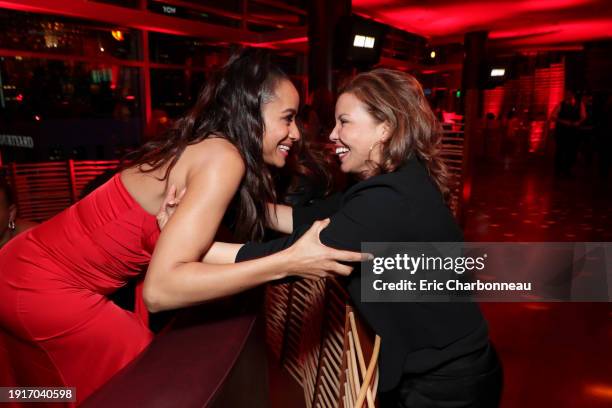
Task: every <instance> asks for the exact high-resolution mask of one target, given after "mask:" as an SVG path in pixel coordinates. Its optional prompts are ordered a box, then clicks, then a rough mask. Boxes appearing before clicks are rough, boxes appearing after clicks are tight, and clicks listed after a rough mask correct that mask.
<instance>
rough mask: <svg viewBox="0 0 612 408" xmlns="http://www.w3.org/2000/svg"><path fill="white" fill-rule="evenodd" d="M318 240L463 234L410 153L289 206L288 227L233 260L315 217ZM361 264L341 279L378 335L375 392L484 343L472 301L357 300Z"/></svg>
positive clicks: (284, 243)
mask: <svg viewBox="0 0 612 408" xmlns="http://www.w3.org/2000/svg"><path fill="white" fill-rule="evenodd" d="M326 217H330V218H331V223H330V225H329V226H328V227H327V228H325V229H324V230H323V231H322V232H321V236H320V238H321V242H323V243H324V244H325V245H328V246H331V247H334V248H339V249H348V250H352V251H360V250H361V243H362V242H394V241H395V242H456V241H462V240H463V234H462V232H461V230H460V228H459V227H458V225H457V223H456V222H455V219H454V218H453V216H452V214H451V212H450V211H449V209H448V207H447V206H446V205H445V203H444V202H443V199H442V196H441V194H440V192H439V191H438V189H437V188H436V186H435V185H434V183H433V181H432V180H431V178H430V177H429V175H428V174H427V171H426V169H425V168H424V166H423V165H422V164H421V163H420V162H419V161H418V160H417V159H414V158H413V159H410V160H408V162H407V163H406V164H405V165H404V166H402V167H401V168H399V169H398V170H397V171H395V172H393V173H388V174H383V175H379V176H375V177H371V178H369V179H367V180H364V181H361V182H359V183H357V184H355V185H353V186H352V187H351V188H349V189H348V190H347V191H346V192H345V193H344V194H342V195H334V196H332V197H330V198H328V199H326V200H322V201H319V202H315V203H312V204H311V205H309V206H305V207H295V208H294V210H293V226H294V232H293V234H291V235H289V236H287V237H284V238H280V239H276V240H273V241H268V242H263V243H248V244H246V245H245V246H244V247H242V249H241V250H240V251H239V253H238V255H237V257H236V261H244V260H248V259H253V258H258V257H261V256H265V255H268V254H271V253H274V252H277V251H280V250H282V249H284V248H287V247H289V246H290V245H291V244H292V243H293V242H295V241H296V240H297V239H298V238H299V237H300V236H301V235H302V234H303V233H304V232H305V231H306V230H307V229H308V227H309V226H310V224H311V223H312V222H313V221H315V220H317V219H323V218H326ZM360 275H361V274H360V271H359V270H358V268H356V269H355V270H354V271H353V273H352V274H351V276H350V277H349V278H347V279H346V287H347V290H348V292H349V294H350V295H351V298H352V300H353V302H354V303H355V306H356V307H357V309H358V310H359V312H360V313H361V315H362V316H363V317H364V318H365V320H366V321H367V322H368V323H369V325H370V326H371V327H372V328H373V329H374V330H375V331H376V332H377V333H378V334H379V335H380V336H381V338H382V343H381V354H380V359H379V364H380V365H379V368H380V383H379V388H380V390H381V391H388V390H390V389H392V388H394V387H395V386H396V385H397V383H398V382H399V379H400V377H401V375H402V374H403V373H415V374H418V373H424V372H426V371H429V370H431V369H433V368H435V367H437V366H439V365H441V364H444V363H445V362H448V361H451V360H453V359H455V358H457V357H460V356H462V355H466V354H469V353H472V352H474V351H476V350H478V349H480V348H482V347H484V346H486V345H487V343H488V334H487V325H486V323H485V321H484V319H483V317H482V315H481V313H480V310H479V308H478V306H477V305H476V304H473V303H414V302H413V303H408V302H405V303H391V302H389V303H362V302H361V301H360V298H361V288H360V285H361V282H360Z"/></svg>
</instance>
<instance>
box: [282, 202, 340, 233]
mask: <svg viewBox="0 0 612 408" xmlns="http://www.w3.org/2000/svg"><path fill="white" fill-rule="evenodd" d="M341 202H342V194H341V193H335V194H332V195H330V196H329V197H327V198H324V199H322V200H314V201H313V202H312V203H311V204H308V205H303V206H295V207H293V227H294V228H296V227H299V226H301V225H305V224H307V225H310V224H312V223H313V222H315V221H316V220H322V219H325V218H327V217H330V216H331V215H332V214H334V213H335V212H337V211H338V210H339V209H340V204H341Z"/></svg>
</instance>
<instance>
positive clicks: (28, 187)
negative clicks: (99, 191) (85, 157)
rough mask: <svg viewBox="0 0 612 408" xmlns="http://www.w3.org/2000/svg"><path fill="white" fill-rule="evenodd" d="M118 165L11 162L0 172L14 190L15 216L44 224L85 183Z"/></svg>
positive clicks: (75, 197)
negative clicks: (16, 208)
mask: <svg viewBox="0 0 612 408" xmlns="http://www.w3.org/2000/svg"><path fill="white" fill-rule="evenodd" d="M118 164H119V162H118V161H117V160H109V161H99V160H98V161H76V160H68V161H61V162H47V163H31V164H30V163H25V164H21V163H20V164H17V163H12V164H9V165H6V166H3V167H2V172H3V174H4V176H5V177H6V179H7V181H8V183H9V184H11V186H12V187H13V189H14V191H15V198H16V201H17V207H18V208H19V216H20V217H22V218H25V219H28V220H32V221H44V220H46V219H48V218H51V217H52V216H54V215H55V214H57V213H59V212H61V211H62V210H63V209H65V208H67V207H69V206H70V205H71V204H73V203H74V202H76V201H77V200H78V199H79V197H80V196H81V194H82V192H83V189H84V188H85V187H86V186H87V184H88V183H90V182H91V181H92V180H93V179H95V178H96V177H98V176H99V175H101V174H103V173H105V172H107V171H111V170H113V169H115V168H116V167H117V166H118Z"/></svg>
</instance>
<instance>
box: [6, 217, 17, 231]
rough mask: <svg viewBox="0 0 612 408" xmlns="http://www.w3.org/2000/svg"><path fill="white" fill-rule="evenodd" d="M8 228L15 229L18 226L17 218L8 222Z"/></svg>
mask: <svg viewBox="0 0 612 408" xmlns="http://www.w3.org/2000/svg"><path fill="white" fill-rule="evenodd" d="M8 228H9V229H10V230H11V231H15V229H16V228H17V226H16V225H15V220H9V222H8Z"/></svg>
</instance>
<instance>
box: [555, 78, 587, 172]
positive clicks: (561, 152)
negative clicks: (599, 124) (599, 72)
mask: <svg viewBox="0 0 612 408" xmlns="http://www.w3.org/2000/svg"><path fill="white" fill-rule="evenodd" d="M585 118H586V112H585V109H584V104H582V103H579V102H578V99H577V98H576V95H575V94H574V92H572V91H569V90H566V91H565V96H564V97H563V101H561V102H560V103H559V105H557V107H556V108H555V110H554V111H553V113H552V115H551V120H552V121H553V122H554V123H555V141H556V147H555V175H556V176H570V175H571V169H572V166H573V165H574V163H575V162H576V154H577V149H578V137H579V127H580V124H581V123H582V122H583V121H584V119H585Z"/></svg>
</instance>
